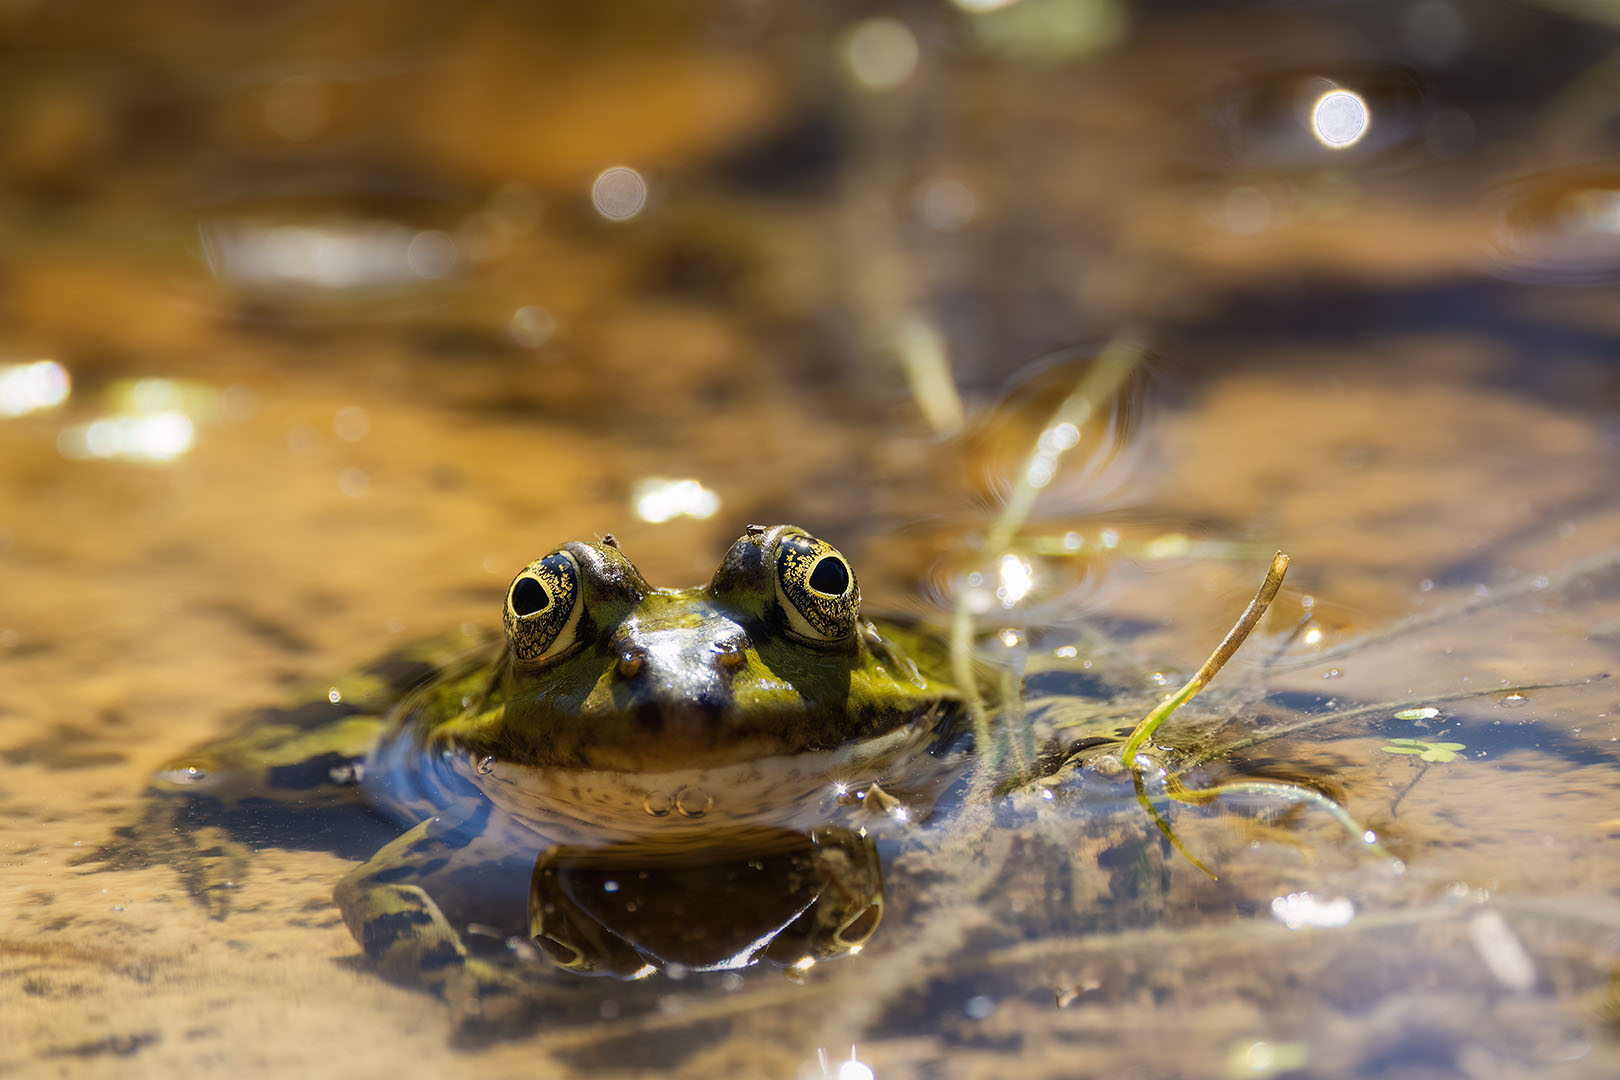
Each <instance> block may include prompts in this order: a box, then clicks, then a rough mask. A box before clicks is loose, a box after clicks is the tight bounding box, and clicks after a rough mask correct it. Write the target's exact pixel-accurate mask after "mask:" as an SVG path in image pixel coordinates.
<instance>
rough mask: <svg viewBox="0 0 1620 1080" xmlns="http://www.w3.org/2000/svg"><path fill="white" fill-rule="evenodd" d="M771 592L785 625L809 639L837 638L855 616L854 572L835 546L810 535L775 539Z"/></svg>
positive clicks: (851, 626) (857, 606)
mask: <svg viewBox="0 0 1620 1080" xmlns="http://www.w3.org/2000/svg"><path fill="white" fill-rule="evenodd" d="M776 595H777V598H778V599H779V600H780V602H781V608H782V612H783V614H784V615H786V616H787V620H788V627H789V628H790V629H791V630H792V631H793V633H795V634H797V635H798V636H799V637H801V638H805V639H808V640H810V641H843V640H844V639H846V638H848V637H849V636H850V635H851V634H853V633H854V632H855V624H856V622H857V621H858V620H859V619H860V614H861V588H860V586H859V585H858V584H856V582H855V572H854V571H853V570H851V569H850V568H849V562H848V561H847V560H845V558H844V557H843V556H842V555H840V554H839V553H838V551H837V549H836V548H834V547H833V546H832V545H831V544H829V543H827V542H825V541H823V540H817V539H816V538H815V537H813V536H804V535H797V536H794V535H789V536H784V537H782V539H781V541H780V542H779V543H778V545H777V549H776Z"/></svg>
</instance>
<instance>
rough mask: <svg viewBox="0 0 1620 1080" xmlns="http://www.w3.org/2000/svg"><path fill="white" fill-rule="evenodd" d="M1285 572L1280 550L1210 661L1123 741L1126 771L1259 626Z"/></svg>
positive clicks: (1284, 559)
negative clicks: (1163, 727)
mask: <svg viewBox="0 0 1620 1080" xmlns="http://www.w3.org/2000/svg"><path fill="white" fill-rule="evenodd" d="M1286 573H1288V556H1287V555H1284V554H1283V553H1282V552H1280V551H1279V552H1277V554H1275V555H1273V556H1272V557H1271V567H1270V569H1268V570H1267V571H1266V578H1265V580H1264V581H1262V582H1261V583H1260V588H1259V590H1258V591H1257V592H1256V593H1255V594H1254V599H1253V600H1250V601H1249V606H1248V607H1247V608H1244V609H1243V614H1242V615H1240V616H1239V617H1238V621H1237V622H1236V623H1233V624H1232V629H1230V630H1228V631H1227V632H1226V637H1224V638H1222V639H1221V643H1220V644H1219V645H1217V646H1216V647H1215V651H1214V652H1212V653H1210V654H1209V659H1207V660H1205V661H1204V663H1203V666H1202V667H1200V668H1199V669H1198V671H1197V672H1196V673H1195V674H1194V675H1193V677H1192V678H1190V679H1188V680H1187V682H1186V684H1185V685H1184V686H1182V688H1181V689H1180V690H1177V691H1176V692H1175V693H1174V694H1172V695H1170V696H1169V697H1167V698H1165V699H1164V700H1163V701H1161V702H1159V704H1158V706H1157V707H1156V708H1154V710H1153V711H1152V712H1150V713H1148V714H1147V715H1146V716H1145V717H1143V718H1142V722H1141V723H1139V724H1137V725H1136V730H1134V731H1132V732H1131V737H1130V738H1129V739H1127V740H1126V741H1125V749H1124V750H1123V751H1122V752H1121V753H1120V756H1119V759H1120V762H1121V763H1122V764H1123V765H1124V766H1125V767H1126V768H1127V769H1135V768H1136V752H1137V751H1138V750H1140V749H1141V747H1142V744H1143V743H1145V742H1147V741H1148V739H1150V738H1152V736H1153V732H1154V731H1155V730H1157V729H1158V727H1159V725H1160V724H1162V723H1164V722H1165V720H1166V719H1168V718H1169V717H1170V715H1171V714H1172V713H1174V712H1175V711H1176V710H1177V709H1179V708H1181V707H1182V706H1183V705H1185V704H1186V703H1187V702H1189V701H1191V700H1192V699H1193V698H1194V697H1196V696H1197V695H1198V692H1199V691H1200V690H1202V689H1203V688H1204V687H1206V686H1208V685H1209V681H1210V680H1211V679H1213V678H1214V677H1215V675H1216V674H1217V673H1218V672H1219V671H1220V670H1221V668H1223V667H1225V666H1226V662H1227V661H1228V660H1230V659H1232V654H1233V653H1235V652H1237V651H1238V649H1239V648H1240V647H1241V646H1242V645H1243V642H1244V641H1245V640H1247V638H1248V636H1249V634H1250V632H1251V631H1253V630H1254V628H1255V625H1256V624H1257V623H1259V621H1260V617H1261V616H1262V615H1264V614H1265V613H1266V608H1268V607H1270V606H1271V601H1272V600H1274V599H1275V598H1276V596H1277V590H1278V589H1280V588H1282V582H1283V575H1285V574H1286Z"/></svg>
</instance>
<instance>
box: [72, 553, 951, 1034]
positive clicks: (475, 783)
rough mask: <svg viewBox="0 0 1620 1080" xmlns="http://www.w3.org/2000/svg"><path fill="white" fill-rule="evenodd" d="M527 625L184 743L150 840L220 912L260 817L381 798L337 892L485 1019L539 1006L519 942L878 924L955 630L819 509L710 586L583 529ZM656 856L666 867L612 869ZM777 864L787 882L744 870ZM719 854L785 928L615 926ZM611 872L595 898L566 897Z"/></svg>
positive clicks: (351, 916)
mask: <svg viewBox="0 0 1620 1080" xmlns="http://www.w3.org/2000/svg"><path fill="white" fill-rule="evenodd" d="M502 617H503V623H504V631H505V632H504V634H503V635H502V636H501V637H499V638H495V637H494V636H493V635H491V636H490V637H489V638H488V639H486V640H484V641H481V642H477V643H475V644H474V645H473V647H472V648H470V649H463V650H461V652H460V655H455V656H452V657H450V658H448V659H446V657H445V655H444V654H445V652H446V649H445V648H444V647H443V646H424V647H420V648H418V649H417V650H415V651H413V652H408V653H407V654H405V655H403V656H397V657H394V658H391V659H390V660H389V661H387V662H386V663H384V664H381V665H379V666H377V667H374V668H373V669H371V670H370V671H368V672H367V673H365V674H364V675H363V676H361V677H357V678H354V679H350V680H346V681H345V682H343V683H340V684H339V685H338V686H334V687H332V688H331V690H330V691H329V693H328V694H327V697H326V700H317V701H315V702H313V703H311V704H308V705H305V706H302V707H300V708H297V709H290V710H285V709H284V710H274V711H272V712H270V713H268V714H266V715H263V716H260V717H259V718H258V720H257V722H255V723H252V724H250V725H248V726H247V727H246V728H245V729H244V730H243V731H242V732H241V733H239V734H238V735H236V736H234V737H231V738H228V739H225V740H223V741H221V742H218V743H216V744H213V745H211V746H207V747H203V748H201V749H199V750H197V751H195V752H193V753H190V754H187V755H185V756H183V757H182V758H180V759H178V760H176V761H175V762H173V763H171V764H170V765H169V766H167V767H166V768H165V769H164V770H163V771H162V772H161V774H160V775H159V777H158V779H157V780H156V781H155V782H154V788H155V789H156V793H157V794H159V795H161V796H166V798H162V799H158V800H156V801H155V802H154V807H155V808H156V813H155V814H149V816H148V825H149V826H151V827H148V828H147V829H145V830H140V831H141V832H142V833H143V834H144V836H145V837H146V838H147V839H151V838H152V837H154V836H161V837H164V838H166V839H167V842H168V843H170V844H171V846H172V845H174V844H179V845H181V846H182V847H183V849H184V850H183V851H182V852H181V854H180V855H179V856H176V854H175V853H174V852H173V851H172V850H171V852H170V855H169V861H170V862H172V863H174V864H175V865H176V866H177V867H179V868H180V869H181V871H182V873H183V874H184V875H185V877H186V878H187V881H188V884H189V885H190V886H191V888H192V891H193V893H194V894H196V895H198V896H199V897H201V898H202V899H204V900H205V902H209V903H210V904H211V905H212V906H213V907H214V908H215V910H216V913H222V912H223V910H224V904H225V900H226V897H228V895H229V893H228V890H229V889H231V888H234V887H235V885H234V881H235V879H236V877H237V876H239V874H240V872H241V871H242V869H243V868H244V867H243V865H242V862H243V859H244V858H245V852H244V850H243V849H242V847H241V846H240V844H239V842H238V841H237V840H236V839H234V838H233V837H234V836H235V835H240V834H241V832H242V829H241V828H240V827H239V826H240V825H241V824H242V823H243V822H244V821H248V820H251V821H259V822H262V821H269V820H273V819H275V818H276V817H277V815H278V814H279V815H286V814H294V815H296V814H298V813H300V812H307V811H310V810H323V809H328V808H332V807H336V806H340V805H344V804H349V805H356V804H359V805H363V806H364V807H366V808H369V810H371V811H373V812H374V813H376V814H380V815H381V816H383V817H384V818H386V819H387V820H388V821H390V822H391V823H392V824H393V826H394V827H395V828H396V829H402V830H403V831H401V832H398V834H397V835H396V836H394V838H393V839H391V840H389V841H388V842H387V843H385V844H383V845H382V846H381V848H380V849H379V850H376V851H375V852H374V853H373V854H371V855H370V857H369V858H367V859H366V861H365V862H364V863H362V864H361V865H360V866H358V867H357V868H355V869H354V870H353V871H352V872H351V873H349V874H348V875H347V876H346V877H344V878H343V880H342V881H341V882H340V883H339V884H338V886H337V889H336V901H337V905H338V907H339V909H340V910H341V912H342V915H343V918H344V921H345V922H346V923H347V925H348V927H349V929H350V931H351V932H352V933H353V934H354V937H355V939H356V940H357V941H358V942H359V943H360V945H361V946H362V947H363V949H364V950H365V952H366V954H367V955H368V956H369V957H370V958H371V960H372V961H373V962H374V963H375V964H376V965H377V966H378V968H379V969H380V970H381V971H382V972H383V973H384V974H385V975H387V976H388V977H390V978H392V979H394V980H396V981H400V982H404V983H408V984H412V985H417V986H421V987H424V988H427V989H431V990H433V991H436V992H438V993H440V994H442V995H444V996H445V997H447V998H448V999H449V1000H450V1001H451V1003H452V1005H453V1007H454V1008H455V1010H456V1012H457V1015H458V1017H460V1018H462V1019H463V1020H467V1019H469V1018H483V1019H484V1020H493V1021H496V1022H499V1021H502V1020H504V1019H509V1018H510V1017H511V1016H513V1015H516V1014H520V1013H522V1011H523V1010H524V1008H525V1004H524V1003H525V1001H526V1000H527V998H526V995H525V984H526V983H527V982H528V981H530V974H531V973H530V972H528V971H525V970H523V965H521V964H520V963H518V962H516V961H514V960H513V955H514V950H513V949H512V948H511V945H512V943H513V941H518V942H520V943H521V942H522V941H523V940H524V939H527V941H530V942H533V943H534V945H535V946H537V947H538V949H539V950H540V951H542V952H545V953H546V954H548V955H549V956H550V957H551V958H552V960H553V961H554V962H555V963H556V964H559V965H561V966H563V967H569V968H573V969H576V970H580V971H588V972H605V973H611V974H617V975H621V976H627V977H636V976H640V975H645V974H648V973H650V972H651V971H653V970H656V969H657V968H659V967H660V966H664V965H666V964H676V963H681V964H683V965H686V966H699V967H709V968H717V967H738V966H746V965H747V964H750V963H752V962H754V961H756V960H759V959H769V958H775V959H778V960H779V962H781V963H784V964H786V965H788V966H793V965H794V964H799V965H803V964H805V963H808V962H814V961H815V960H816V959H818V958H821V957H825V956H829V955H834V954H838V953H843V952H849V951H852V950H854V949H855V948H858V946H859V945H860V944H861V943H862V942H863V941H864V940H865V938H866V937H867V936H869V935H870V934H871V932H872V930H873V929H874V928H875V926H876V921H877V918H878V916H879V915H880V914H881V885H880V882H879V878H878V874H877V864H876V859H875V854H874V852H873V850H872V847H871V841H870V838H869V837H868V829H867V828H866V825H867V824H870V823H872V821H874V820H875V819H879V818H889V817H901V818H904V817H905V816H906V815H907V813H908V812H909V811H910V810H912V809H914V808H915V806H916V802H915V801H913V802H910V803H907V802H903V801H901V799H900V798H898V797H897V796H896V795H894V794H891V793H890V792H891V791H900V792H902V793H904V792H907V791H910V792H912V793H913V799H914V800H915V799H918V798H922V797H925V796H922V795H918V794H916V793H926V792H929V791H938V790H939V789H940V788H941V787H942V786H943V785H944V784H945V783H947V782H948V774H949V771H950V764H949V762H950V759H951V755H950V754H948V753H941V752H940V748H941V747H942V746H944V745H945V744H946V743H947V742H948V741H949V740H950V739H951V737H952V734H953V732H955V731H957V730H958V729H960V728H961V727H962V726H964V725H962V724H960V723H959V720H960V718H961V716H962V715H963V712H964V708H965V706H964V696H963V694H962V692H961V691H960V690H959V689H958V688H957V687H956V686H954V685H953V684H952V682H951V680H950V679H949V678H948V675H947V673H948V671H949V669H950V664H949V659H948V650H947V649H946V647H945V645H944V643H943V642H941V641H940V640H939V639H938V638H936V637H933V636H930V635H929V634H927V633H926V632H923V631H921V630H918V629H916V628H913V627H908V626H906V625H903V624H901V623H893V622H878V621H874V620H872V619H869V618H866V617H865V616H863V613H862V611H861V595H860V586H859V584H858V582H857V580H856V577H855V572H854V569H853V568H852V567H851V566H850V564H849V562H848V561H847V560H846V559H845V558H844V556H843V555H841V554H840V553H839V552H838V551H837V550H835V549H834V548H833V547H832V546H831V545H829V544H828V543H826V542H825V541H823V540H820V539H818V538H816V537H814V536H811V535H810V534H808V533H807V532H805V531H804V530H802V529H799V528H796V527H794V526H790V525H779V526H775V527H765V526H756V525H750V526H749V527H748V528H747V530H746V531H745V532H744V534H743V535H742V536H741V537H740V538H739V539H738V540H737V541H736V543H735V544H733V545H732V547H731V548H730V550H729V551H727V552H726V554H725V557H724V558H723V559H722V560H721V562H720V566H719V568H718V569H717V570H716V571H715V574H714V577H713V578H712V580H711V581H710V582H709V583H708V584H707V585H704V586H701V587H697V588H689V589H655V588H653V587H652V586H650V585H649V584H648V583H647V581H646V580H645V579H644V578H643V577H642V575H641V573H640V572H639V571H637V569H636V568H635V566H634V565H633V564H632V563H631V562H630V560H629V559H627V558H626V557H625V556H624V554H623V553H621V552H620V550H619V547H618V544H617V542H616V541H615V540H614V539H613V538H612V537H611V536H608V537H604V538H603V539H601V540H600V541H598V542H595V543H583V542H575V543H568V544H564V545H563V546H561V547H559V548H557V549H556V550H555V551H553V552H551V553H550V554H548V555H545V556H544V557H542V558H539V559H537V560H535V561H534V562H532V563H530V564H529V565H528V566H526V567H524V568H523V570H522V571H521V572H519V573H518V575H517V576H516V577H515V578H514V579H513V580H512V583H511V585H510V586H509V587H508V589H507V591H506V595H505V598H504V601H503V610H502ZM931 751H933V752H932V753H931ZM233 819H234V820H235V822H236V825H237V826H238V827H236V828H234V829H233V826H232V821H233ZM154 822H156V824H154ZM136 832H137V830H126V836H127V837H133V836H135V834H136ZM109 852H110V854H109V853H108V852H104V853H103V857H104V858H107V859H109V860H110V861H112V862H114V863H116V862H117V861H118V857H117V852H116V850H113V849H109ZM638 865H640V866H651V867H654V868H655V869H654V871H653V876H652V877H651V878H649V875H648V873H647V872H646V871H642V872H640V873H639V874H638V873H636V872H635V871H634V870H633V869H628V870H625V871H624V872H620V871H619V870H617V869H612V868H615V867H616V868H621V869H622V868H633V867H635V866H638ZM601 866H608V867H610V869H608V870H600V869H599V868H600V867H601ZM766 866H774V867H778V868H779V870H780V874H781V875H783V880H784V881H786V882H788V883H789V884H788V886H787V887H786V888H785V889H775V888H773V887H770V886H766V887H761V885H760V884H759V883H758V882H752V883H750V882H748V881H744V880H743V878H744V877H747V873H746V871H740V870H739V869H738V868H739V867H745V868H746V867H753V868H762V867H766ZM593 867H596V868H597V869H593ZM705 867H708V868H710V869H709V870H704V869H703V868H705ZM714 867H720V868H721V869H719V870H714V869H712V868H714ZM694 868H695V869H694ZM703 873H708V874H710V878H711V879H712V880H717V881H718V884H717V885H716V886H715V888H716V889H718V890H719V891H720V893H723V894H724V895H725V896H726V897H728V898H729V900H728V906H730V907H731V908H732V909H733V913H735V911H736V910H739V909H741V908H749V909H751V910H752V909H758V912H759V913H758V917H757V919H755V921H756V922H760V923H762V924H764V925H766V928H767V930H769V931H770V932H769V933H763V934H754V933H752V932H750V933H743V934H741V935H740V936H739V934H738V933H736V932H733V933H732V935H731V937H732V938H734V939H735V940H733V941H730V943H729V944H725V945H724V946H723V947H718V946H716V945H715V944H714V942H712V941H710V942H708V943H706V944H701V945H698V946H692V947H688V948H686V949H685V951H682V949H681V947H680V946H679V944H678V943H677V944H676V945H669V944H668V942H670V941H672V940H676V939H679V940H686V938H690V936H691V935H690V933H688V932H687V931H688V930H689V926H688V924H689V922H690V917H689V913H690V910H691V909H692V907H693V904H692V903H691V902H690V897H688V900H687V902H685V903H683V904H676V905H675V906H674V907H673V908H671V911H672V912H675V914H672V915H671V920H673V921H677V922H680V923H681V924H682V929H681V932H680V933H673V934H672V933H670V932H669V928H668V927H665V928H663V929H662V930H660V928H659V927H656V926H650V925H649V922H650V921H651V922H656V921H657V920H656V918H655V917H653V916H650V915H649V913H648V911H647V910H646V908H645V907H642V908H639V909H638V907H637V904H636V903H633V902H632V903H630V904H629V905H628V908H629V910H630V911H632V912H636V911H639V922H638V923H637V926H636V927H635V928H633V929H632V930H630V931H615V930H614V929H613V928H612V927H611V926H606V923H611V922H612V920H611V919H606V920H604V919H603V918H601V917H599V916H600V915H601V912H600V911H599V910H597V909H599V908H600V907H601V906H602V905H601V903H600V901H601V900H602V897H601V895H600V893H601V890H603V889H608V887H609V885H611V886H612V888H611V889H609V892H614V893H617V892H620V890H621V881H623V882H625V883H627V884H625V885H624V886H623V895H624V896H630V895H632V894H635V893H636V892H637V890H636V888H634V887H632V886H631V885H630V884H628V883H630V882H635V881H639V882H643V883H645V882H647V881H649V880H673V881H679V882H681V883H682V884H681V886H680V889H682V890H685V891H686V892H687V893H691V892H692V890H694V889H696V890H701V888H702V883H701V882H702V875H703ZM694 874H696V875H697V876H696V877H694V876H693V875H694ZM739 874H741V875H742V877H739ZM593 875H594V876H593ZM659 875H662V877H660V876H659ZM714 875H718V878H715V877H714ZM585 880H590V881H591V882H593V883H594V884H593V892H592V896H593V897H594V900H591V901H588V902H580V903H575V902H570V901H568V900H567V899H566V898H565V895H564V894H569V895H575V896H576V899H577V894H578V888H577V887H576V886H577V884H578V882H580V881H585ZM571 883H572V884H571ZM570 889H572V890H573V892H572V893H570ZM647 889H648V886H646V885H645V884H643V885H641V886H640V892H642V893H645V892H646V891H647ZM773 894H775V898H774V899H773ZM787 895H791V897H793V899H791V901H783V900H782V899H781V897H782V896H787ZM818 900H819V904H818ZM784 903H786V908H784V907H783V904H784ZM593 904H595V908H593V907H592V905H593ZM697 906H699V907H701V904H698V905H697ZM585 909H591V910H592V911H594V912H595V914H590V913H587V914H584V915H582V911H584V910H585ZM619 914H620V915H621V916H624V915H625V912H624V911H623V910H621V911H620V912H619ZM525 920H526V922H527V925H524V921H525ZM732 922H733V923H734V924H739V925H749V923H748V920H747V919H746V918H742V919H740V922H739V921H738V920H737V919H733V920H732ZM513 929H518V930H520V931H521V933H519V934H518V935H516V936H515V937H514V936H510V935H508V933H507V932H508V931H510V930H513ZM783 932H786V933H785V936H784V933H783ZM683 934H685V937H684V938H683V936H682V935H683ZM728 940H729V939H728ZM660 942H664V943H665V944H664V945H660V944H659V943H660ZM519 951H521V950H519ZM531 952H532V950H531ZM693 957H697V958H698V959H697V961H696V962H694V960H693ZM531 966H532V965H531Z"/></svg>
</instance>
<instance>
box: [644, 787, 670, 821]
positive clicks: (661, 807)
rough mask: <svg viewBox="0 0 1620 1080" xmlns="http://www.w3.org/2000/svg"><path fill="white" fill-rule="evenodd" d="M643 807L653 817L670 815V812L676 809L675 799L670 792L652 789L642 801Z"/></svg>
mask: <svg viewBox="0 0 1620 1080" xmlns="http://www.w3.org/2000/svg"><path fill="white" fill-rule="evenodd" d="M641 808H642V809H643V810H645V811H647V813H649V814H651V815H652V816H653V817H668V816H669V812H670V811H671V810H673V809H675V800H674V799H672V798H670V797H669V793H668V792H664V791H651V792H648V793H647V797H646V798H645V799H643V800H642V801H641Z"/></svg>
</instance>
